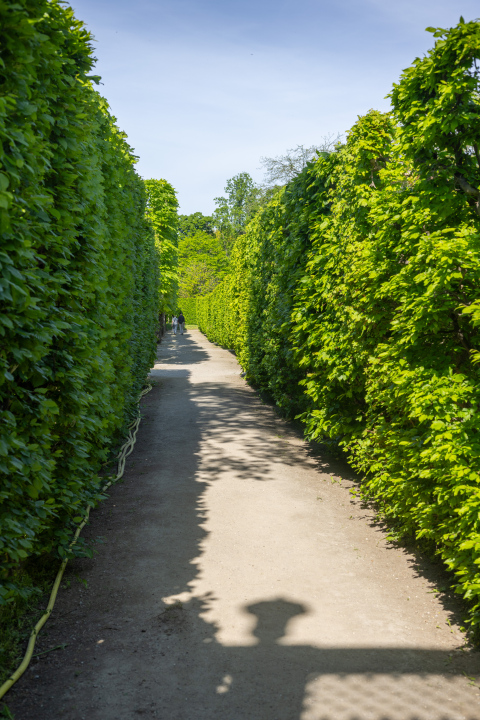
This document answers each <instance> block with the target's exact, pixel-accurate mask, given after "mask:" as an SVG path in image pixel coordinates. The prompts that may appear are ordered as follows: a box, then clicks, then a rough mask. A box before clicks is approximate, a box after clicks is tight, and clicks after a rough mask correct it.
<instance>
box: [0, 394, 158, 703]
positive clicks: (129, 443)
mask: <svg viewBox="0 0 480 720" xmlns="http://www.w3.org/2000/svg"><path fill="white" fill-rule="evenodd" d="M151 389H152V386H151V385H149V386H148V387H146V388H145V389H144V390H142V392H141V393H140V397H139V398H138V402H139V403H140V400H141V399H142V397H143V396H144V395H146V394H147V393H148V392H150V390H151ZM140 420H141V417H140V409H139V411H138V417H137V419H136V420H135V421H134V422H133V423H132V424H131V425H130V427H129V428H128V430H129V433H128V438H127V440H126V442H125V443H124V444H123V445H122V447H121V449H120V452H119V454H118V456H117V457H118V467H117V475H116V477H114V478H112V479H111V480H109V481H108V482H107V483H106V485H104V486H103V488H102V492H104V491H105V490H107V489H108V488H109V487H110V485H114V484H115V483H116V482H118V481H119V480H120V478H122V477H123V473H124V472H125V462H126V460H127V457H128V456H129V455H130V453H131V452H132V450H133V448H134V445H135V441H136V439H137V432H138V428H139V425H140ZM89 515H90V505H88V506H87V508H86V509H85V515H84V518H83V520H82V522H81V523H80V525H79V526H78V528H77V530H76V532H75V535H74V536H73V540H72V542H71V543H70V547H72V546H73V545H75V543H76V542H77V540H78V537H79V535H80V533H81V532H82V530H83V528H84V527H85V525H86V524H87V522H88V518H89ZM67 563H68V559H65V560H64V561H63V562H62V564H61V565H60V568H59V570H58V573H57V576H56V578H55V582H54V583H53V587H52V592H51V593H50V599H49V601H48V605H47V609H46V610H45V613H44V614H43V615H42V617H41V618H40V620H39V621H38V622H37V624H36V625H35V627H34V628H33V630H32V632H31V633H30V639H29V641H28V645H27V650H26V652H25V655H24V657H23V660H22V662H21V663H20V665H19V666H18V668H17V669H16V670H15V672H14V673H13V675H11V676H10V677H9V678H8V680H6V681H5V682H4V683H3V685H2V686H1V687H0V700H1V699H2V697H3V696H4V695H5V693H6V692H8V690H10V688H11V687H12V685H14V684H15V683H16V682H17V680H18V679H19V678H20V677H21V676H22V675H23V673H24V672H25V670H26V669H27V667H28V666H29V664H30V660H31V659H32V655H33V650H34V648H35V643H36V640H37V636H38V634H39V632H40V630H41V629H42V627H43V626H44V625H45V623H46V622H47V620H48V618H49V617H50V615H51V613H52V610H53V606H54V605H55V600H56V599H57V593H58V588H59V587H60V583H61V581H62V577H63V573H64V572H65V568H66V567H67Z"/></svg>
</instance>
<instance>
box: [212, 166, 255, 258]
mask: <svg viewBox="0 0 480 720" xmlns="http://www.w3.org/2000/svg"><path fill="white" fill-rule="evenodd" d="M225 192H226V194H227V197H217V198H215V204H216V206H217V209H216V210H215V212H214V214H213V219H214V223H215V227H216V228H217V230H218V231H219V232H220V237H221V240H222V243H223V246H224V249H225V252H226V253H227V254H229V251H230V248H231V246H232V245H233V243H234V242H235V239H236V238H237V237H238V236H239V235H241V234H242V233H243V232H244V231H245V227H246V225H247V223H248V221H249V220H251V218H252V217H253V215H254V214H255V212H256V210H257V209H258V199H259V195H260V194H261V189H260V188H259V186H258V185H257V184H256V183H255V182H254V181H253V180H252V178H251V176H250V175H249V174H248V173H247V172H241V173H238V175H234V176H233V177H232V178H230V179H229V180H227V183H226V185H225Z"/></svg>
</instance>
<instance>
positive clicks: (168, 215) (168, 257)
mask: <svg viewBox="0 0 480 720" xmlns="http://www.w3.org/2000/svg"><path fill="white" fill-rule="evenodd" d="M145 189H146V191H147V217H148V219H149V220H150V222H151V223H152V226H153V229H154V231H155V244H156V246H157V250H158V253H159V256H160V266H159V267H160V278H161V285H160V297H159V306H158V311H159V312H160V313H165V315H171V314H172V313H173V312H174V311H175V308H176V306H177V295H178V233H177V230H178V200H177V196H176V194H175V190H174V189H173V187H172V186H171V185H170V183H168V182H167V181H166V180H145Z"/></svg>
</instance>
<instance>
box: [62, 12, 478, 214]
mask: <svg viewBox="0 0 480 720" xmlns="http://www.w3.org/2000/svg"><path fill="white" fill-rule="evenodd" d="M72 6H73V8H74V9H75V12H76V15H77V17H78V18H79V19H81V20H83V21H84V22H85V24H86V25H87V27H88V28H89V30H90V31H91V32H92V33H93V35H94V38H95V43H94V44H95V49H96V51H95V54H96V56H97V58H98V63H97V67H96V72H98V74H99V75H101V76H102V82H103V85H102V86H100V91H101V92H102V94H103V95H104V96H105V97H106V98H107V100H108V102H109V103H110V106H111V109H112V113H113V114H114V115H115V117H116V118H117V120H118V124H119V126H120V127H121V129H122V130H124V131H125V132H126V133H127V134H128V137H129V142H130V144H131V145H132V147H133V148H134V150H135V152H136V154H137V155H139V156H140V160H139V163H138V166H137V169H138V171H139V173H140V174H141V175H142V176H143V177H145V178H150V177H155V178H160V177H163V178H165V179H166V180H168V181H169V182H171V183H172V185H173V186H174V187H175V189H176V190H177V193H178V198H179V202H180V211H181V212H184V213H192V212H195V211H197V210H200V211H201V212H203V213H205V214H209V213H211V212H212V211H213V210H214V207H215V205H214V201H213V200H214V198H215V197H216V196H218V195H222V194H223V188H224V185H225V181H226V180H227V178H229V177H232V176H233V175H235V174H237V173H239V172H242V171H246V172H249V173H250V174H251V175H252V177H253V178H254V179H255V180H257V181H261V180H262V177H263V173H262V171H261V169H259V168H260V157H262V156H267V157H272V156H275V155H279V154H282V153H284V152H285V150H287V149H288V148H293V147H295V146H296V145H299V144H302V145H314V144H316V143H318V142H319V141H321V138H322V136H324V135H327V134H329V133H337V132H345V131H346V130H348V129H349V128H350V127H351V125H352V124H353V123H354V122H355V120H356V118H357V116H358V115H362V114H364V113H365V112H367V111H368V110H369V109H370V108H376V109H379V110H387V109H388V106H389V103H388V100H385V95H386V94H387V93H388V92H389V91H390V89H391V86H392V83H394V82H396V81H397V80H398V78H399V75H400V73H401V71H402V69H403V68H405V67H407V66H408V65H410V64H411V62H412V61H413V60H414V58H415V57H417V56H421V55H423V54H424V53H425V52H426V51H427V50H428V49H429V48H430V47H431V46H432V35H431V34H430V33H426V32H425V28H426V27H427V26H434V27H451V26H452V25H455V24H456V23H457V22H458V19H459V16H460V15H463V16H464V18H465V20H472V19H474V18H476V17H478V16H480V5H479V3H478V0H475V1H474V0H396V1H395V0H335V2H326V1H324V0H297V1H296V2H292V1H291V0H275V2H274V1H273V0H256V1H255V2H254V1H253V0H230V2H229V1H228V0H224V1H223V2H220V1H219V0H116V1H115V2H113V0H74V1H73V2H72Z"/></svg>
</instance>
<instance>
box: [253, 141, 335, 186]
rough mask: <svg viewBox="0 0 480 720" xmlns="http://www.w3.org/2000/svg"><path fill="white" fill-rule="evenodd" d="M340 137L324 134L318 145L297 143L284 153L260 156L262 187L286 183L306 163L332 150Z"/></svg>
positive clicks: (297, 173) (298, 172)
mask: <svg viewBox="0 0 480 720" xmlns="http://www.w3.org/2000/svg"><path fill="white" fill-rule="evenodd" d="M342 137H343V136H342V135H341V134H340V133H338V134H337V135H333V134H330V135H325V136H324V137H323V139H322V142H321V143H319V144H318V145H311V146H310V147H304V146H303V145H297V147H296V148H291V149H290V150H287V152H286V154H285V155H277V157H274V158H268V157H262V158H260V164H261V165H262V166H263V168H264V170H265V179H264V187H274V186H275V185H276V184H277V183H280V185H286V184H287V183H288V182H290V180H293V178H295V177H296V176H297V175H299V174H300V173H301V172H302V170H303V168H304V167H306V165H307V163H309V162H311V161H312V160H315V158H316V157H318V156H319V155H323V154H330V153H331V152H334V151H335V147H336V145H338V144H339V143H340V142H341V140H342Z"/></svg>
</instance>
